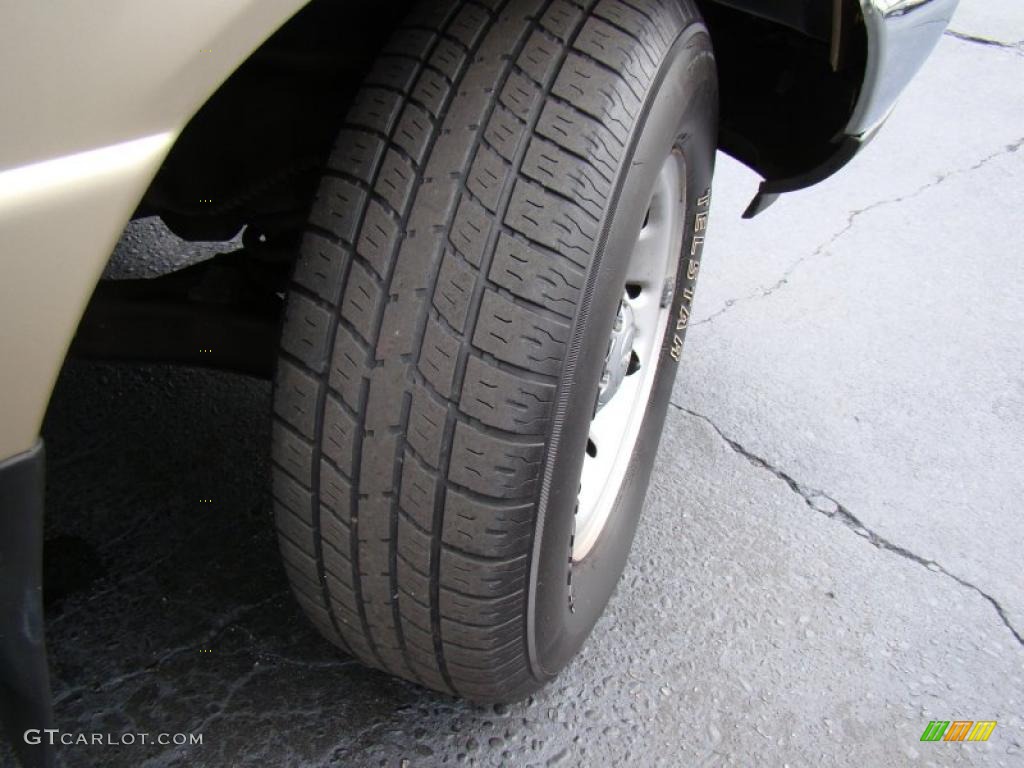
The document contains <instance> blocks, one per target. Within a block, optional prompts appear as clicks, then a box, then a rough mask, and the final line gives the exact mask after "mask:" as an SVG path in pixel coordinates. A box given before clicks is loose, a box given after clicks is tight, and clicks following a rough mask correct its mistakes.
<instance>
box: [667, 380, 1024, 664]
mask: <svg viewBox="0 0 1024 768" xmlns="http://www.w3.org/2000/svg"><path fill="white" fill-rule="evenodd" d="M669 404H670V405H671V406H672V407H674V408H676V409H677V410H679V411H682V412H683V413H685V414H688V415H689V416H692V417H693V418H695V419H700V420H701V421H703V422H705V423H707V424H708V425H709V426H710V427H711V428H712V429H713V430H715V432H716V433H717V434H718V436H719V437H720V438H721V439H722V440H723V441H725V443H726V444H727V445H728V446H729V447H730V448H731V449H732V450H733V451H734V452H736V453H738V454H739V455H740V456H742V457H743V458H745V459H746V460H747V461H749V462H750V463H751V464H753V465H754V466H755V467H758V468H759V469H763V470H765V471H767V472H770V473H771V474H773V475H774V476H775V477H777V478H778V479H779V480H782V481H783V482H784V483H785V484H786V485H787V486H789V488H790V490H791V491H793V493H795V494H797V495H798V496H800V498H802V499H803V500H804V503H805V504H806V505H807V506H808V507H810V508H811V509H813V510H814V511H815V512H819V513H821V514H823V515H825V517H828V518H831V519H833V520H838V521H839V522H840V523H842V524H843V525H845V526H846V527H847V528H849V529H850V530H852V531H853V532H854V533H856V534H857V535H858V536H861V537H862V538H864V539H866V540H867V541H868V543H869V544H871V545H872V546H874V547H875V548H876V549H880V550H883V551H885V552H891V553H892V554H894V555H898V556H899V557H902V558H904V559H906V560H910V561H911V562H914V563H917V564H918V565H921V566H924V567H925V568H927V569H928V570H929V571H931V572H932V573H941V574H942V575H943V576H946V577H948V578H950V579H952V580H953V581H955V582H956V583H957V584H959V585H960V586H961V587H965V588H966V589H969V590H971V591H973V592H976V593H977V594H979V595H981V596H982V597H983V598H984V599H985V600H987V601H988V603H989V604H990V605H991V606H992V607H993V608H995V610H996V613H997V614H999V618H1000V620H1002V622H1003V625H1004V626H1005V627H1006V628H1007V629H1008V630H1010V632H1011V633H1012V634H1013V636H1014V638H1016V640H1017V642H1018V643H1019V644H1020V645H1021V646H1024V635H1022V634H1021V633H1020V632H1018V631H1017V629H1015V628H1014V626H1013V624H1012V623H1011V622H1010V617H1009V615H1008V614H1007V612H1006V610H1005V609H1004V608H1003V606H1002V605H1000V604H999V601H998V600H996V599H995V598H994V597H992V596H991V595H990V594H988V593H987V592H985V591H984V590H983V589H981V588H980V587H977V586H975V585H974V584H972V583H971V582H969V581H967V580H966V579H964V578H961V577H960V576H957V575H956V574H955V573H951V572H950V571H948V570H946V569H945V568H943V567H942V566H941V565H939V564H938V563H937V562H935V561H934V560H929V559H928V558H926V557H921V555H918V554H915V553H914V552H911V551H910V550H909V549H906V548H905V547H901V546H900V545H899V544H894V543H893V542H891V541H889V540H888V539H887V538H885V537H884V536H881V535H879V534H877V533H875V532H874V531H872V530H871V529H870V528H868V527H867V526H866V525H864V523H863V522H861V520H860V518H858V517H857V516H856V515H855V514H853V512H851V511H850V510H849V508H848V507H846V506H844V505H843V504H842V503H840V502H839V501H837V500H836V499H835V498H834V497H832V496H830V495H829V494H827V493H825V492H824V491H820V490H818V489H816V488H811V487H810V486H807V485H804V484H803V483H801V482H799V481H798V480H796V479H795V478H793V476H792V475H790V474H788V473H787V472H785V471H784V470H781V469H779V468H778V467H776V466H774V465H773V464H771V463H770V462H769V461H768V460H767V459H764V458H762V457H760V456H758V455H757V454H756V453H753V452H751V451H749V450H747V449H746V448H744V447H743V445H741V444H740V443H738V442H737V441H736V440H733V439H732V438H731V437H729V436H728V435H727V434H725V432H723V431H722V430H721V429H720V428H719V427H718V425H717V424H715V422H714V421H712V420H711V419H710V418H708V417H707V416H705V415H704V414H702V413H697V412H696V411H691V410H690V409H689V408H684V407H683V406H681V405H679V404H678V403H676V402H673V401H672V400H669Z"/></svg>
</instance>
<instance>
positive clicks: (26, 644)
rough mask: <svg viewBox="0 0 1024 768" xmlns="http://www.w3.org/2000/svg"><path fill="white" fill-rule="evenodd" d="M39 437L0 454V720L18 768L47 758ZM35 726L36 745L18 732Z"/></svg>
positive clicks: (49, 719) (49, 723)
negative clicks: (23, 449) (16, 450)
mask: <svg viewBox="0 0 1024 768" xmlns="http://www.w3.org/2000/svg"><path fill="white" fill-rule="evenodd" d="M44 465H45V459H44V455H43V443H42V441H39V442H38V443H36V445H35V447H34V448H32V449H31V450H29V451H26V452H25V453H20V454H18V455H16V456H13V457H11V458H9V459H6V460H4V461H0V723H2V725H3V728H4V731H5V732H6V734H7V736H8V739H9V740H10V743H11V746H12V747H13V748H14V751H15V753H16V754H17V755H18V757H19V758H20V759H21V762H22V763H23V764H24V765H25V766H26V768H35V767H36V766H44V767H45V768H49V767H50V766H52V765H53V764H54V751H53V747H52V746H51V745H49V744H48V743H47V741H48V740H47V739H46V738H45V734H43V733H42V730H43V729H44V728H52V727H53V703H52V701H51V698H50V675H49V669H48V667H47V662H46V643H45V638H44V634H43V580H42V576H43V573H42V572H43V469H44ZM30 729H38V730H39V731H40V733H39V734H38V735H39V736H41V737H44V738H40V739H39V742H40V743H39V744H29V743H27V742H26V740H25V731H27V730H30Z"/></svg>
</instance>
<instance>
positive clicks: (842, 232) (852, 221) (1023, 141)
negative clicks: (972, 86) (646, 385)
mask: <svg viewBox="0 0 1024 768" xmlns="http://www.w3.org/2000/svg"><path fill="white" fill-rule="evenodd" d="M1022 146H1024V137H1022V138H1020V139H1017V141H1015V142H1012V143H1010V144H1007V145H1006V146H1005V147H1003V148H1002V149H1001V150H999V151H998V152H993V153H992V154H990V155H987V156H986V157H983V158H982V159H981V160H979V161H978V162H976V163H975V164H974V165H971V166H969V167H967V168H955V169H953V170H952V171H949V172H948V173H942V174H939V175H938V176H937V177H936V178H935V180H933V181H930V182H928V183H927V184H923V185H922V186H920V187H918V188H917V189H915V190H914V191H913V192H908V193H907V194H905V195H901V196H899V197H890V198H886V199H884V200H878V201H876V202H874V203H871V205H868V206H865V207H864V208H858V209H857V210H855V211H851V212H850V214H849V216H848V217H847V219H846V224H845V225H844V226H843V227H842V228H841V229H839V230H838V231H836V232H834V233H833V234H832V235H831V236H830V237H829V238H828V239H827V240H826V241H825V242H823V243H821V244H820V245H819V246H818V247H817V248H815V249H814V250H813V251H812V252H811V253H809V254H807V255H806V256H801V257H800V258H798V259H797V260H796V261H794V262H793V263H792V264H790V265H789V266H788V267H787V268H786V270H785V271H784V272H783V273H782V277H780V278H779V279H778V280H776V281H775V282H774V283H773V284H772V285H770V286H769V287H767V288H761V289H759V290H757V291H754V292H753V293H749V294H747V295H746V296H740V297H738V298H735V299H728V300H727V301H726V302H725V303H724V304H723V305H722V307H721V308H719V309H718V310H717V311H716V312H712V313H711V314H710V315H708V316H707V317H705V318H704V319H703V320H698V321H697V322H695V323H691V324H690V327H691V328H695V327H697V326H698V325H704V324H705V323H710V322H711V321H712V320H715V319H716V318H718V317H721V316H722V315H724V314H725V313H726V312H728V311H729V310H731V309H732V308H733V307H734V306H736V305H737V304H742V303H745V302H748V301H754V300H758V299H763V298H766V297H768V296H771V295H772V294H773V293H775V292H776V291H777V290H779V289H780V288H782V287H783V286H784V285H786V284H787V283H788V282H789V278H790V276H791V275H792V274H793V273H794V272H795V271H796V270H797V268H798V267H799V266H800V265H801V264H803V263H804V262H805V261H808V260H809V259H813V258H814V257H816V256H820V255H821V254H822V253H824V252H825V251H826V250H827V249H828V248H830V247H831V246H832V245H834V244H835V243H836V241H837V240H839V239H841V238H843V237H845V236H846V235H847V234H848V233H849V232H850V230H851V229H853V228H854V226H855V225H856V223H857V219H859V218H860V217H861V216H863V215H864V214H865V213H868V212H870V211H873V210H875V209H876V208H881V207H883V206H887V205H894V204H896V203H902V202H905V201H907V200H911V199H913V198H915V197H918V196H919V195H921V194H923V193H925V192H927V191H928V190H929V189H932V188H933V187H937V186H939V185H940V184H942V183H944V182H945V181H946V180H947V179H950V178H952V177H954V176H961V175H963V174H966V173H973V172H974V171H977V170H979V169H981V168H984V167H985V166H986V165H988V164H989V163H991V162H992V161H993V160H996V159H998V158H1000V157H1003V156H1004V155H1010V154H1013V153H1015V152H1017V151H1018V150H1019V149H1020V148H1021V147H1022Z"/></svg>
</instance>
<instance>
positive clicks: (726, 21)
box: [137, 0, 866, 243]
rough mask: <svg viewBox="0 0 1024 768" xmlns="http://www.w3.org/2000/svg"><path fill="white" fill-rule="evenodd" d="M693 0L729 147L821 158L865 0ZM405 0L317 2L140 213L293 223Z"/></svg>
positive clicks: (207, 230) (244, 80)
mask: <svg viewBox="0 0 1024 768" xmlns="http://www.w3.org/2000/svg"><path fill="white" fill-rule="evenodd" d="M696 2H697V5H698V6H699V7H700V9H701V11H702V13H703V14H704V17H705V19H706V21H707V24H708V28H709V30H710V32H711V36H712V41H713V44H714V47H715V54H716V58H717V61H718V67H719V80H720V93H721V132H720V137H719V143H720V146H721V148H722V149H723V150H724V151H725V152H727V153H729V154H731V155H733V156H734V157H736V158H737V159H739V160H740V161H742V162H744V163H745V164H747V165H749V166H750V167H752V168H753V169H755V170H756V171H758V172H759V173H760V174H761V175H763V176H765V177H766V178H768V179H778V178H786V177H789V176H793V175H796V174H799V173H802V172H806V171H808V170H810V169H811V168H814V167H816V166H817V165H819V164H820V163H822V162H823V161H824V160H825V159H827V158H828V157H829V155H830V154H832V153H833V152H834V151H835V143H834V141H835V140H836V138H837V137H838V135H839V134H840V133H841V131H842V128H843V127H844V126H845V123H846V121H847V120H848V119H849V116H850V114H851V112H852V110H853V106H854V102H855V100H856V97H857V95H858V91H859V87H860V83H861V82H862V79H863V71H864V61H865V58H866V40H865V34H864V26H863V22H862V21H860V20H859V3H858V2H857V0H833V2H829V0H781V1H780V2H775V3H772V4H765V3H762V2H759V0H696ZM409 5H411V0H391V1H390V2H379V1H377V2H375V0H347V2H345V3H337V2H334V1H333V0H313V1H312V2H311V3H309V4H308V5H307V6H306V7H305V8H304V9H303V10H302V11H300V12H299V13H298V14H297V15H296V16H294V17H293V18H292V19H291V20H290V21H289V22H288V23H286V24H285V25H284V26H283V27H282V28H281V29H280V30H278V31H277V32H276V33H275V34H274V35H272V36H271V37H270V38H269V39H268V40H267V41H266V42H265V43H264V44H263V45H262V46H260V48H259V49H258V50H256V51H255V52H254V53H253V54H252V55H251V56H250V57H249V58H248V59H247V60H246V61H245V62H244V63H243V64H242V65H241V66H240V67H239V68H238V70H237V71H236V72H235V73H234V74H233V75H232V76H231V77H230V78H228V80H227V81H226V82H225V83H224V84H223V85H222V86H221V87H220V88H219V89H218V90H217V91H216V93H214V95H213V96H212V97H211V98H210V100H209V101H208V102H207V103H206V104H205V105H204V106H203V107H202V108H201V109H200V110H199V112H198V113H197V114H196V115H195V116H194V117H193V118H192V119H191V120H190V122H189V123H188V125H187V126H186V128H185V130H184V131H183V132H182V134H181V136H180V137H179V138H178V140H177V142H176V143H175V145H174V147H173V149H172V150H171V152H170V154H169V155H168V157H167V159H166V161H165V163H164V164H163V166H162V167H161V169H160V171H159V173H158V174H157V176H156V178H155V179H154V181H153V183H152V185H151V186H150V188H149V190H148V191H147V193H146V195H145V197H144V200H143V203H142V205H141V206H140V208H139V210H138V212H137V216H145V215H153V214H158V215H160V216H161V217H162V218H163V219H164V221H165V222H166V223H167V224H168V226H169V227H170V228H171V229H172V230H173V231H174V232H175V233H176V234H178V235H179V236H181V237H184V238H186V239H191V240H227V239H230V238H231V237H232V236H234V235H235V234H237V232H238V231H239V230H240V229H241V228H242V227H243V226H248V227H249V230H251V234H258V235H259V237H257V238H252V239H251V241H252V242H263V241H265V240H268V239H273V240H275V241H277V242H278V243H280V242H281V238H282V237H283V236H288V237H291V236H293V235H294V234H295V233H297V232H298V230H299V228H300V227H301V224H302V222H303V220H304V219H305V216H306V213H307V209H308V206H309V204H310V200H311V198H312V195H313V192H314V191H315V189H316V183H317V177H318V175H319V171H320V169H321V168H322V166H323V163H324V162H325V159H326V156H327V153H328V152H329V150H330V146H331V142H332V141H333V139H334V136H335V134H336V133H337V130H338V126H339V125H340V123H341V120H342V118H343V115H344V112H345V111H346V109H347V107H348V105H349V102H350V101H351V98H352V96H353V94H354V93H355V91H356V90H357V89H358V87H359V84H360V82H361V81H362V80H363V77H364V76H365V74H366V72H367V71H368V69H369V67H370V66H371V65H372V63H373V60H374V58H375V56H376V54H377V53H378V51H379V50H380V49H381V47H382V46H383V45H384V43H385V41H386V40H387V38H388V35H389V33H390V31H391V30H392V28H393V27H394V26H395V24H396V23H397V21H398V20H399V19H400V18H401V17H402V16H403V15H404V14H405V12H406V11H407V9H408V6H409ZM766 5H770V6H771V10H770V11H766V10H765V9H764V7H765V6H766ZM833 9H838V13H840V18H841V19H842V20H843V21H844V22H845V23H843V24H842V25H840V35H839V36H838V37H837V35H836V26H835V25H834V24H833V21H834V18H833Z"/></svg>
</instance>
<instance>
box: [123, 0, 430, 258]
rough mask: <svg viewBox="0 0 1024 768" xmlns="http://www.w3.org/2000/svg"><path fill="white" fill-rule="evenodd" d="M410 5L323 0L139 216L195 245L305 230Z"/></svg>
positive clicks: (166, 176) (300, 19) (213, 121)
mask: <svg viewBox="0 0 1024 768" xmlns="http://www.w3.org/2000/svg"><path fill="white" fill-rule="evenodd" d="M409 4H410V3H409V0H389V2H379V0H378V1H376V2H375V0H345V2H335V1H334V0H313V2H311V3H309V4H308V5H307V6H305V7H304V8H303V9H302V10H301V11H299V13H298V14H296V15H295V16H294V17H292V18H291V19H290V20H289V21H288V22H287V23H286V24H285V25H284V26H283V27H281V28H280V29H279V30H278V31H277V32H275V33H274V34H273V35H272V36H271V37H270V38H268V39H267V41H266V42H264V43H263V45H261V46H260V47H259V48H258V49H257V50H256V51H255V52H254V53H253V54H252V55H251V56H249V58H248V59H247V60H246V61H245V62H244V63H243V64H242V65H241V66H240V67H239V68H238V69H237V70H236V71H235V72H234V73H233V74H232V75H231V77H229V78H228V79H227V80H226V81H225V82H224V84H223V85H222V86H221V87H220V88H219V89H218V90H217V91H216V92H215V93H214V94H213V96H212V97H211V98H210V99H209V101H207V102H206V104H204V105H203V107H202V108H201V109H200V110H199V112H197V113H196V114H195V116H193V118H192V119H191V120H190V121H189V123H188V125H187V126H186V127H185V129H184V131H183V132H182V134H181V135H180V136H179V137H178V139H177V141H176V142H175V145H174V147H173V148H172V149H171V152H170V153H169V155H168V157H167V159H166V161H165V162H164V163H163V165H162V167H161V168H160V171H159V172H158V173H157V175H156V177H155V179H154V181H153V183H152V184H151V185H150V187H149V189H148V191H147V192H146V195H145V197H144V199H143V202H142V205H141V206H140V207H139V210H138V211H137V212H136V217H140V216H149V215H154V214H158V215H159V216H160V217H161V218H163V219H164V221H165V222H166V223H167V225H168V226H169V227H170V228H171V230H172V231H174V232H175V234H177V235H179V236H180V237H183V238H185V239H188V240H228V239H230V238H231V237H233V236H234V235H235V234H237V232H238V231H239V230H240V229H241V228H242V227H243V226H246V225H248V226H250V228H255V229H257V230H259V232H260V234H266V235H267V236H268V237H271V236H272V235H276V234H278V233H282V232H289V231H295V230H297V229H298V227H300V226H301V223H302V221H303V220H304V218H305V216H306V213H307V209H308V207H309V203H310V200H311V198H312V195H313V192H314V191H315V188H316V182H317V178H318V176H319V174H320V170H321V168H322V167H323V164H324V162H325V160H326V157H327V154H328V152H329V151H330V147H331V143H332V141H333V140H334V137H335V135H336V133H337V131H338V128H339V126H340V124H341V122H342V119H343V117H344V114H345V111H346V110H347V108H348V106H349V103H350V101H351V99H352V96H353V95H354V93H355V91H356V90H357V89H358V87H359V84H360V83H361V82H362V80H363V78H364V77H365V75H366V73H367V72H368V70H369V68H370V66H371V65H372V63H373V60H374V57H375V56H376V55H377V53H378V52H379V51H380V49H381V47H382V46H383V45H384V43H385V42H386V40H387V39H388V36H389V35H390V33H391V31H392V30H393V29H394V27H395V25H396V23H397V21H398V20H399V19H400V18H401V17H402V16H403V15H404V14H405V13H406V11H407V7H408V5H409Z"/></svg>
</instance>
